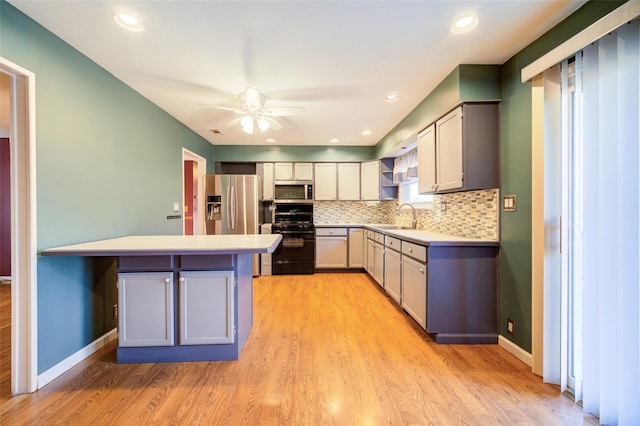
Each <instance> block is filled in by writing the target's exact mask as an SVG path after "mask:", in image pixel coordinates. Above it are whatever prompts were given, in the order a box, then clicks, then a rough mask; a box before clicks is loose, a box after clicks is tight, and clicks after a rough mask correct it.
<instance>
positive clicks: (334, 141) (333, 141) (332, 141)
mask: <svg viewBox="0 0 640 426" xmlns="http://www.w3.org/2000/svg"><path fill="white" fill-rule="evenodd" d="M339 142H340V141H339V140H338V139H337V138H333V139H331V140H330V141H329V143H339Z"/></svg>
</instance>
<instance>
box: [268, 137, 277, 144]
mask: <svg viewBox="0 0 640 426" xmlns="http://www.w3.org/2000/svg"><path fill="white" fill-rule="evenodd" d="M275 141H276V140H275V139H274V138H269V139H267V142H269V143H274V142H275Z"/></svg>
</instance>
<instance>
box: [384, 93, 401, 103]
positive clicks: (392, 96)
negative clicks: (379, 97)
mask: <svg viewBox="0 0 640 426" xmlns="http://www.w3.org/2000/svg"><path fill="white" fill-rule="evenodd" d="M398 99H400V95H398V94H397V93H389V94H388V95H387V96H385V97H384V100H385V101H387V102H396V101H397V100H398Z"/></svg>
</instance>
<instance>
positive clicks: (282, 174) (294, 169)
mask: <svg viewBox="0 0 640 426" xmlns="http://www.w3.org/2000/svg"><path fill="white" fill-rule="evenodd" d="M274 175H275V176H274V177H275V180H313V163H275V165H274Z"/></svg>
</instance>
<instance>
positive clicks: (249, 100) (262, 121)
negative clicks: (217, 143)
mask: <svg viewBox="0 0 640 426" xmlns="http://www.w3.org/2000/svg"><path fill="white" fill-rule="evenodd" d="M238 98H240V101H241V105H240V108H234V107H228V106H220V105H207V106H210V107H212V108H217V109H221V110H224V111H232V112H235V113H236V114H241V116H239V117H236V118H234V119H233V120H231V121H230V122H228V123H227V124H225V127H230V126H235V125H236V124H238V123H239V124H240V126H242V131H243V132H245V133H248V134H250V135H251V134H253V132H254V130H255V129H256V127H257V128H258V130H260V131H261V132H266V131H267V130H268V129H274V130H280V129H282V124H280V123H279V122H278V121H277V120H276V119H274V118H273V117H285V116H290V115H300V114H303V113H304V107H272V108H267V107H266V106H265V103H266V100H267V97H266V95H265V94H264V93H261V92H260V91H259V90H258V89H255V88H253V87H247V88H245V90H244V92H242V93H240V94H239V95H238ZM201 105H206V104H201Z"/></svg>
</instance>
